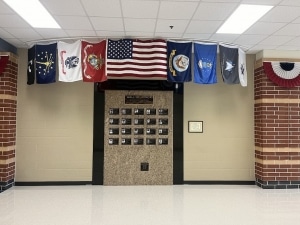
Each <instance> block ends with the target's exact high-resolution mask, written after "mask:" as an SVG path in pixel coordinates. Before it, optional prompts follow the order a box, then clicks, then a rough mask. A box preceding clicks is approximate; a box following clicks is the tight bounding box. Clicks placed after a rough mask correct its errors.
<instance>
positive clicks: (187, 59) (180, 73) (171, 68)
mask: <svg viewBox="0 0 300 225" xmlns="http://www.w3.org/2000/svg"><path fill="white" fill-rule="evenodd" d="M167 56H168V61H167V63H168V78H167V80H168V81H170V82H176V83H182V82H188V81H191V80H192V74H191V56H192V42H174V41H168V42H167Z"/></svg>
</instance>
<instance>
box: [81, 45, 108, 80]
mask: <svg viewBox="0 0 300 225" xmlns="http://www.w3.org/2000/svg"><path fill="white" fill-rule="evenodd" d="M105 53H106V40H103V41H101V42H99V43H89V42H86V41H82V42H81V61H82V77H83V81H84V82H103V81H106V80H107V76H106V74H105Z"/></svg>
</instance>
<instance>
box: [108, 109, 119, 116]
mask: <svg viewBox="0 0 300 225" xmlns="http://www.w3.org/2000/svg"><path fill="white" fill-rule="evenodd" d="M109 115H119V108H110V109H109Z"/></svg>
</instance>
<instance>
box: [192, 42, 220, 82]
mask: <svg viewBox="0 0 300 225" xmlns="http://www.w3.org/2000/svg"><path fill="white" fill-rule="evenodd" d="M217 47H218V45H217V44H214V43H200V42H199V43H197V42H195V43H194V54H195V58H194V83H198V84H215V83H217V73H216V67H217V66H216V61H217Z"/></svg>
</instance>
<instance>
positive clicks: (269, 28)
mask: <svg viewBox="0 0 300 225" xmlns="http://www.w3.org/2000/svg"><path fill="white" fill-rule="evenodd" d="M284 25H286V23H268V22H257V23H255V24H254V25H253V26H251V27H250V28H249V29H248V30H247V31H246V32H245V34H273V33H274V32H275V31H277V30H279V29H280V28H282V27H283V26H284Z"/></svg>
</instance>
